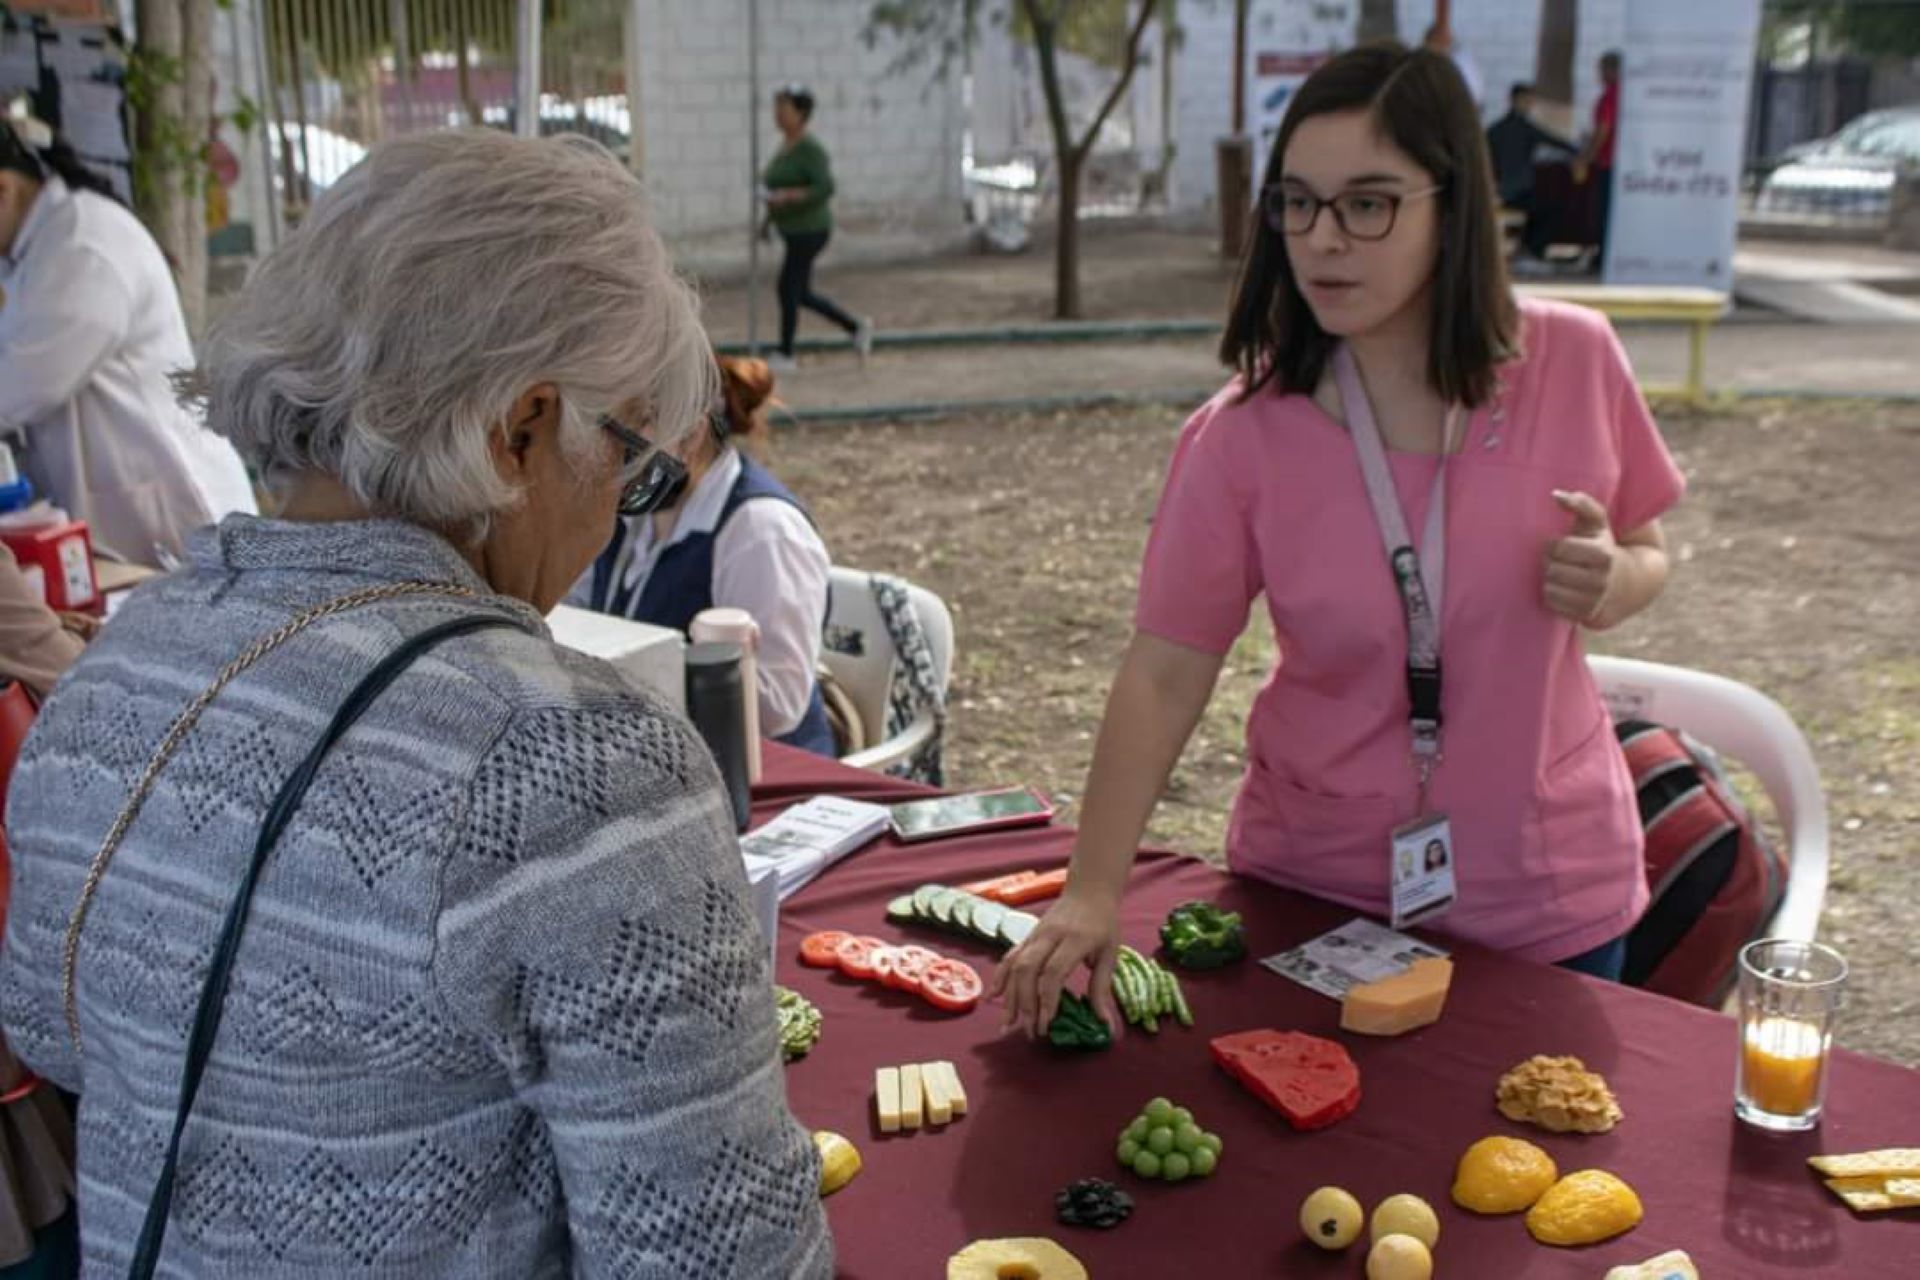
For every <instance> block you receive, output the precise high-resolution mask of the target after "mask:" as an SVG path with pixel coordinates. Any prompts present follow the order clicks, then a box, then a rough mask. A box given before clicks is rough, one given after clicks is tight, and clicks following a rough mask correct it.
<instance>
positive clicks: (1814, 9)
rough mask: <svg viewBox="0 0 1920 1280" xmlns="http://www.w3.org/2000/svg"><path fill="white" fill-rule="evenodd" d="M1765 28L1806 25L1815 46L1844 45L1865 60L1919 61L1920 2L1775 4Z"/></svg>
mask: <svg viewBox="0 0 1920 1280" xmlns="http://www.w3.org/2000/svg"><path fill="white" fill-rule="evenodd" d="M1766 16H1767V22H1768V26H1769V27H1770V28H1771V29H1772V31H1773V32H1774V33H1776V34H1777V32H1778V30H1779V28H1780V27H1781V26H1783V25H1797V24H1800V23H1809V24H1812V26H1813V27H1814V28H1815V30H1816V31H1817V32H1819V35H1820V39H1819V41H1818V44H1819V46H1820V47H1822V48H1831V47H1832V46H1833V45H1835V44H1843V45H1845V46H1846V47H1847V48H1848V49H1849V50H1850V51H1851V52H1853V53H1855V54H1858V55H1859V56H1861V57H1864V58H1881V57H1890V58H1913V57H1920V0H1774V2H1773V3H1769V4H1768V5H1767V13H1766Z"/></svg>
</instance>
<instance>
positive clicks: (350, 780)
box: [0, 516, 832, 1280]
mask: <svg viewBox="0 0 1920 1280" xmlns="http://www.w3.org/2000/svg"><path fill="white" fill-rule="evenodd" d="M408 579H425V580H430V581H438V582H458V583H462V584H465V585H468V586H471V587H473V588H474V589H475V590H476V591H480V592H482V593H483V598H482V599H480V600H478V601H472V600H469V601H451V602H450V601H447V600H444V599H442V600H433V601H421V600H413V601H402V602H393V603H384V604H379V605H373V606H369V607H365V608H362V609H359V610H356V611H353V612H351V613H347V614H343V615H341V616H339V617H337V618H334V619H330V620H328V621H325V622H322V623H319V624H317V625H316V626H314V627H313V628H311V629H310V630H308V631H307V632H305V633H303V634H302V635H301V636H299V637H298V638H296V639H294V640H292V641H291V642H289V643H288V644H287V645H285V646H284V647H283V648H281V649H280V650H278V651H276V652H275V653H273V654H272V655H271V656H269V657H267V658H266V659H264V660H263V661H262V662H261V663H260V664H259V665H258V666H257V667H255V668H254V669H253V670H252V671H250V672H249V673H248V674H246V675H244V676H242V677H240V679H239V680H238V681H236V682H235V683H234V684H233V685H232V686H230V687H229V688H228V689H227V690H226V691H225V692H224V693H222V694H221V695H220V697H219V698H218V699H217V700H216V701H215V702H214V703H213V705H212V706H211V707H210V708H209V709H208V711H207V713H206V715H205V716H204V717H203V718H202V720H201V721H200V723H199V726H198V727H197V728H196V729H194V730H193V732H192V733H191V735H189V737H188V739H187V741H186V743H185V745H184V746H183V747H182V749H181V751H180V752H179V754H177V755H176V756H175V757H174V759H173V761H172V763H171V764H169V765H168V766H167V768H166V770H165V771H164V772H163V773H162V774H161V775H160V780H159V784H158V786H157V787H156V788H155V790H154V793H153V794H152V796H151V797H150V798H149V799H148V801H147V803H146V806H145V808H144V809H143V810H142V812H141V814H140V817H139V819H138V820H137V821H136V822H135V823H134V825H133V828H132V831H131V832H130V833H129V835H128V836H127V839H126V841H125V842H124V843H123V844H122V846H121V848H120V851H119V853H118V855H117V856H116V858H115V859H114V862H113V864H112V867H111V869H110V870H109V871H108V873H107V875H106V878H105V880H104V882H103V883H102V885H101V887H100V890H99V892H98V894H97V896H96V897H95V899H94V903H93V907H92V912H91V915H90V916H89V917H88V920H87V925H86V930H85V933H84V935H83V938H82V941H81V946H80V958H79V970H78V971H79V1008H80V1016H81V1032H82V1043H83V1049H84V1054H83V1058H76V1056H75V1053H74V1050H73V1047H72V1045H71V1043H70V1041H69V1038H68V1035H67V1029H66V1025H65V1020H64V1017H63V1014H62V1008H61V998H60V953H61V944H62V939H63V936H64V934H65V931H66V927H67V920H68V916H69V914H70V913H71V912H72V910H73V908H74V904H75V901H76V900H77V898H78V897H79V894H80V891H81V883H82V878H83V876H84V875H85V871H86V867H87V864H88V861H89V860H90V859H91V858H92V856H93V853H94V851H95V849H96V848H97V847H98V845H99V843H100V840H101V837H102V835H103V834H104V833H105V832H106V830H107V828H108V827H109V825H110V824H111V823H112V821H113V819H114V817H115V815H116V814H117V813H118V811H119V809H120V807H121V804H122V803H123V801H124V799H125V797H126V795H127V793H128V789H129V787H130V785H131V783H132V781H133V779H134V778H135V777H136V775H137V774H138V773H139V771H140V769H141V768H142V766H143V765H144V764H145V763H146V760H147V758H148V756H149V754H150V753H151V752H152V750H153V748H154V747H155V745H156V744H157V743H158V742H159V740H160V738H161V736H162V735H163V734H164V733H165V731H166V728H167V726H168V724H169V723H170V722H171V721H172V719H173V718H174V716H175V715H176V714H177V713H178V712H179V711H180V710H181V708H182V707H183V706H185V704H186V703H187V702H188V701H189V700H190V699H192V698H193V697H195V696H196V695H197V694H199V693H200V692H201V691H202V690H203V689H204V688H206V687H207V686H208V685H209V684H210V683H211V682H212V680H213V677H214V675H215V673H216V672H217V671H218V670H219V669H220V667H221V666H222V665H223V664H225V663H226V662H227V661H229V660H230V659H231V658H233V657H234V656H235V655H236V654H238V653H239V652H241V651H242V650H243V649H245V648H246V647H248V645H249V644H251V643H252V642H253V641H254V640H255V639H257V638H258V637H260V636H263V635H265V634H266V633H268V632H269V631H271V630H272V629H273V628H274V627H276V626H277V625H279V624H280V623H282V622H283V621H285V620H286V619H287V618H288V617H290V616H291V615H292V614H293V613H294V612H296V611H298V610H299V609H301V608H303V607H305V606H308V605H311V604H314V603H317V602H320V601H323V600H327V599H330V598H332V597H334V596H338V595H341V594H344V593H346V592H348V591H352V590H356V589H359V588H362V587H366V586H370V585H374V584H377V583H379V582H382V581H400V580H408ZM485 592H486V588H485V586H484V584H483V583H481V582H480V581H479V579H478V578H477V577H476V576H475V575H474V573H473V571H472V570H471V569H470V568H469V567H468V566H467V564H466V563H465V562H464V561H463V560H462V559H461V558H460V557H459V556H458V555H457V554H456V553H455V552H454V550H453V548H452V547H450V546H449V545H448V544H446V543H445V542H443V541H441V540H439V539H438V538H436V537H434V536H432V535H431V534H428V533H426V532H424V531H423V530H421V529H418V528H415V527H413V526H410V525H405V524H399V523H394V522H369V523H358V524H339V525H297V524H289V523H280V522H272V521H263V520H255V519H251V518H247V517H239V516H236V517H232V518H229V519H228V520H227V521H226V522H225V523H224V524H222V525H220V526H219V528H218V529H216V530H209V531H206V532H204V533H202V534H201V535H199V536H198V541H197V542H196V544H195V546H194V549H193V560H192V564H191V566H190V567H189V568H188V569H186V570H184V571H182V572H180V573H177V574H174V575H172V576H170V577H168V578H165V579H163V580H161V581H159V582H157V583H155V584H153V585H150V586H148V587H146V588H144V589H143V590H141V591H140V592H138V593H136V594H135V596H134V597H133V598H132V599H131V600H129V601H128V603H127V604H126V606H125V608H124V609H123V610H122V611H121V612H120V614H119V615H118V616H117V617H116V618H115V619H114V621H113V622H112V624H111V625H109V626H108V627H107V629H106V632H105V633H104V634H103V635H102V636H101V638H100V639H99V640H98V641H97V642H96V643H95V644H94V645H93V647H92V648H91V649H90V650H89V651H88V652H87V654H86V656H85V657H84V658H82V659H81V661H80V662H79V664H78V665H76V666H75V667H74V668H73V669H72V671H71V672H70V673H69V674H68V676H67V677H66V679H65V680H64V681H63V682H62V683H61V684H60V686H59V687H58V689H57V690H56V691H55V693H54V695H53V697H52V698H51V699H50V700H49V701H48V703H47V705H46V707H45V708H44V709H43V710H42V712H41V715H40V718H39V721H38V723H37V725H36V726H35V728H34V731H33V734H32V736H31V738H30V739H29V740H28V743H27V746H26V749H25V751H24V753H23V754H22V757H21V760H20V763H19V767H18V769H17V771H16V773H15V774H14V782H13V790H12V792H11V796H10V802H9V806H8V811H7V819H8V822H7V827H8V841H9V844H10V846H11V849H12V852H13V876H14V881H13V899H12V907H11V912H10V914H11V918H10V919H9V921H8V926H7V949H6V953H5V957H4V969H3V971H0V1019H4V1024H5V1028H6V1034H7V1037H8V1038H9V1039H10V1040H11V1041H12V1042H13V1044H14V1046H15V1048H16V1049H17V1050H18V1052H19V1055H20V1057H21V1058H23V1059H24V1060H25V1061H26V1062H27V1063H28V1064H29V1065H30V1066H31V1067H32V1068H33V1069H35V1070H36V1071H39V1072H40V1073H41V1074H43V1075H45V1076H47V1077H48V1078H50V1079H52V1080H54V1081H55V1082H57V1083H59V1084H60V1085H62V1086H64V1087H66V1088H68V1089H72V1090H76V1091H78V1092H79V1093H80V1094H81V1097H82V1102H81V1108H80V1139H79V1144H80V1155H79V1166H80V1215H81V1223H82V1235H83V1247H84V1253H85V1274H86V1276H88V1277H107V1276H115V1277H117V1276H121V1275H124V1274H125V1271H126V1266H127V1262H128V1260H129V1254H130V1248H131V1245H132V1242H133V1239H134V1237H135V1235H136V1234H137V1232H138V1228H139V1223H140V1219H141V1216H142V1213H143V1211H144V1207H145V1204H146V1201H147V1198H148V1195H149V1193H150V1191H151V1190H152V1187H153V1182H154V1177H155V1173H156V1170H157V1168H158V1165H159V1162H160V1157H161V1153H162V1151H163V1149H164V1143H165V1139H166V1133H167V1130H168V1127H169V1125H170V1123H171V1120H172V1116H173V1111H174V1104H175V1097H176V1091H177V1089H178V1087H179V1077H180V1068H181V1064H182V1061H183V1059H184V1056H185V1045H186V1035H187V1029H188V1027H189V1025H190V1024H191V1022H192V1017H193V1009H194V1003H195V1000H196V999H197V997H198V994H199V991H200V987H201V983H202V981H203V979H204V977H205V974H206V968H207V961H208V958H209V955H210V952H211V950H212V946H213V941H214V939H215V937H216V936H217V934H218V932H219V926H220V919H221V916H222V914H223V913H224V912H225V910H226V908H227V905H228V902H229V901H230V899H231V897H232V894H233V891H234V887H235V885H236V883H237V878H238V876H239V873H240V869H241V868H242V867H243V865H244V864H245V862H246V860H247V858H248V856H249V855H250V853H251V850H252V845H253V841H254V837H255V835H256V833H257V831H258V829H259V827H260V823H261V819H262V816H263V814H264V811H265V809H266V807H267V805H268V804H269V803H270V800H271V797H272V795H273V794H274V792H275V791H276V790H277V789H278V788H279V786H280V785H281V783H282V782H283V781H284V780H285V778H286V777H287V775H288V774H289V772H290V771H291V770H292V769H293V767H294V765H295V764H296V763H297V761H298V760H299V758H300V757H301V756H303V755H304V754H305V753H306V752H307V750H308V749H309V748H310V747H311V745H312V744H313V742H314V741H315V740H316V739H317V738H318V736H319V734H320V731H321V729H322V728H323V726H324V725H325V723H326V721H327V720H328V719H330V718H331V716H332V714H333V712H334V711H335V710H336V709H337V708H338V706H339V705H340V703H341V702H342V701H343V700H344V699H345V697H346V695H347V693H348V691H349V690H350V689H351V688H352V687H353V685H354V684H355V683H357V682H358V681H359V679H360V678H361V676H362V675H364V674H365V673H366V672H367V671H368V670H369V669H370V668H371V667H372V666H373V665H374V664H375V663H376V662H377V661H378V660H379V659H380V658H381V657H382V656H383V655H384V654H386V653H387V652H388V651H390V650H391V649H393V648H394V647H395V646H396V645H397V644H398V643H399V642H400V640H401V639H402V638H403V637H404V636H406V635H407V634H410V633H412V632H414V631H417V630H419V629H420V628H422V627H425V626H427V625H430V624H432V623H435V622H439V621H442V620H445V619H447V618H449V617H452V616H456V615H459V614H463V613H471V612H474V611H476V610H489V611H493V612H495V613H498V614H501V615H503V616H507V617H511V618H514V619H516V620H517V621H520V622H523V623H526V624H530V625H531V626H532V627H534V628H535V630H536V631H537V635H529V634H527V633H525V632H524V631H521V630H517V629H490V630H486V631H482V632H479V633H476V634H471V635H466V636H461V637H457V638H454V639H451V640H448V641H445V642H443V643H442V644H441V645H439V646H438V647H437V648H435V649H434V650H432V651H430V652H429V653H428V654H427V655H426V656H424V657H423V658H421V659H420V660H419V661H418V662H417V663H416V664H415V665H414V666H413V667H412V668H410V669H409V671H408V672H407V674H405V675H404V676H402V677H401V678H400V679H399V681H398V682H396V683H395V684H394V685H393V686H392V688H390V689H389V690H388V691H387V692H386V693H385V694H383V695H382V696H381V697H380V699H379V700H378V701H377V702H375V703H374V705H373V706H372V708H371V709H370V710H369V711H368V712H367V714H366V715H365V716H364V718H362V719H361V721H360V722H359V724H358V726H357V727H356V728H354V729H353V730H352V731H351V732H350V733H349V734H348V735H347V736H346V737H345V738H344V739H343V740H342V741H341V742H340V743H339V744H338V745H337V746H336V747H335V748H334V750H333V752H332V753H331V754H330V755H329V756H328V758H327V761H326V763H325V764H324V765H323V766H322V767H321V769H320V772H319V774H318V776H317V777H316V778H315V781H314V785H313V788H312V789H311V790H310V791H309V792H308V794H307V797H306V800H305V803H304V804H303V805H302V806H301V808H300V810H299V812H298V814H297V815H296V817H295V818H294V820H293V823H292V825H291V826H290V827H289V828H288V830H287V832H286V835H285V836H284V837H283V838H282V840H281V842H280V844H279V846H278V848H277V849H276V850H275V851H274V853H273V856H272V859H271V861H270V862H269V864H268V866H267V870H266V873H265V875H264V876H263V878H262V880H261V883H260V887H259V890H258V892H257V895H256V897H255V899H254V904H253V912H252V917H251V920H250V922H249V924H248V927H247V933H246V938H245V941H244V942H243V944H242V946H241V949H240V953H239V960H238V964H237V966H236V970H235V976H234V985H233V988H232V994H231V995H230V997H229V999H228V1002H227V1009H226V1021H225V1023H224V1025H223V1026H222V1028H221V1031H220V1038H219V1042H218V1044H217V1045H216V1047H215V1050H214V1054H213V1059H212V1063H211V1065H210V1067H209V1070H208V1073H207V1076H206V1079H205V1082H204V1083H203V1085H202V1087H201V1091H200V1097H199V1101H198V1103H197V1105H196V1107H195V1111H194V1118H193V1122H192V1124H191V1125H190V1126H189V1128H188V1130H187V1134H186V1139H185V1143H184V1145H183V1148H182V1158H181V1166H180V1175H179V1184H178V1188H177V1191H176V1195H175V1198H174V1204H173V1214H172V1218H171V1220H170V1223H171V1225H170V1227H169V1231H168V1235H167V1244H166V1251H165V1254H164V1257H163V1260H162V1268H161V1270H162V1274H164V1275H167V1276H170V1277H182V1278H185V1277H191V1278H192V1280H221V1278H225V1277H235V1278H240V1277H244V1278H245V1280H266V1278H269V1277H272V1278H275V1280H278V1278H282V1277H284V1278H287V1280H298V1278H303V1277H323V1276H324V1277H336V1276H360V1277H376V1276H378V1277H406V1278H407V1280H422V1278H427V1277H459V1278H460V1280H475V1278H484V1277H501V1278H502V1280H508V1278H511V1280H528V1278H529V1277H548V1276H566V1275H576V1276H676V1277H677V1276H713V1277H724V1278H726V1280H733V1278H735V1277H761V1276H764V1277H778V1278H779V1280H788V1278H789V1277H802V1276H825V1275H829V1274H831V1272H832V1247H831V1243H830V1241H829V1239H828V1235H827V1229H826V1223H825V1219H824V1217H823V1215H822V1212H821V1208H820V1203H819V1198H818V1195H817V1192H816V1185H817V1178H818V1158H817V1157H816V1155H815V1154H814V1150H813V1146H812V1143H811V1142H810V1141H809V1140H808V1137H807V1134H806V1132H805V1131H804V1130H803V1129H802V1128H801V1126H800V1125H799V1124H798V1123H797V1122H796V1121H795V1120H794V1117H793V1115H792V1114H791V1113H790V1112H789V1111H788V1109H787V1104H786V1092H785V1084H784V1081H783V1080H782V1076H781V1067H780V1058H779V1051H778V1047H777V1044H776V1033H775V1025H774V1015H773V1004H772V997H771V992H770V988H769V985H768V975H767V971H766V945H765V943H764V942H763V941H762V940H761V938H760V936H759V932H758V928H757V926H756V924H755V921H754V917H753V913H752V909H751V907H750V905H749V902H748V898H747V889H746V884H745V877H744V874H743V872H742V869H741V863H740V858H739V854H738V852H737V848H736V845H735V841H734V836H733V833H732V831H731V828H730V823H729V822H728V820H727V816H726V814H725V805H724V800H723V797H722V793H721V791H720V788H719V781H718V776H717V774H716V772H715V770H714V767H713V763H712V760H711V758H710V757H709V756H708V755H707V753H706V752H705V750H704V748H703V746H702V744H701V743H700V741H699V739H698V738H697V737H696V736H695V735H694V734H693V732H692V731H691V730H690V729H689V728H688V726H687V725H686V723H685V722H684V721H682V720H681V719H679V718H678V717H676V716H675V715H674V714H673V713H671V712H669V711H665V710H663V709H662V707H661V706H660V705H659V704H657V703H655V702H653V701H650V700H649V699H647V698H646V697H645V696H643V695H641V694H638V693H636V692H635V691H634V690H632V689H631V688H629V687H628V686H627V685H625V684H624V683H622V682H621V680H620V678H619V677H618V676H617V675H615V674H614V673H613V672H612V671H611V669H610V668H608V667H606V666H605V665H603V664H602V663H599V662H597V661H594V660H592V659H588V658H585V657H581V656H579V655H576V654H573V653H571V652H568V651H566V650H563V649H561V648H559V647H558V646H557V645H555V644H554V643H553V641H552V640H551V639H550V638H549V637H548V635H547V633H546V630H545V628H544V627H543V626H541V624H540V619H539V618H538V617H537V616H536V615H535V614H534V613H533V612H532V611H531V610H529V609H526V608H524V607H522V606H520V605H518V604H515V603H513V602H510V601H508V600H505V599H503V598H501V597H499V596H494V595H490V594H485Z"/></svg>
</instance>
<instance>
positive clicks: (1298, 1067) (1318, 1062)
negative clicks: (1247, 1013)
mask: <svg viewBox="0 0 1920 1280" xmlns="http://www.w3.org/2000/svg"><path fill="white" fill-rule="evenodd" d="M1211 1047H1212V1050H1213V1060H1214V1061H1215V1062H1217V1063H1219V1064H1220V1067H1221V1069H1222V1070H1224V1071H1225V1072H1226V1073H1227V1074H1228V1075H1230V1076H1232V1077H1233V1078H1234V1079H1236V1080H1238V1081H1239V1082H1240V1083H1241V1084H1243V1085H1245V1086H1246V1087H1247V1089H1248V1090H1249V1091H1250V1092H1252V1094H1253V1095H1254V1097H1256V1098H1259V1099H1260V1100H1261V1101H1262V1102H1264V1103H1266V1104H1267V1105H1268V1106H1270V1107H1272V1108H1273V1109H1274V1110H1275V1111H1278V1112H1279V1113H1280V1114H1281V1115H1283V1116H1285V1117H1286V1118H1287V1123H1288V1124H1290V1125H1292V1126H1293V1127H1294V1128H1296V1129H1300V1130H1309V1129H1324V1128H1326V1127H1327V1126H1328V1125H1330V1124H1336V1123H1338V1122H1339V1121H1341V1120H1344V1119H1346V1118H1347V1117H1348V1116H1350V1115H1352V1114H1353V1113H1354V1111H1355V1109H1356V1108H1358V1107H1359V1105H1360V1068H1358V1067H1356V1066H1355V1065H1354V1064H1353V1059H1352V1058H1350V1057H1348V1056H1347V1051H1346V1049H1345V1048H1343V1047H1342V1046H1340V1045H1338V1044H1336V1043H1334V1042H1333V1041H1331V1040H1322V1039H1321V1038H1320V1037H1319V1036H1310V1035H1306V1034H1304V1033H1302V1032H1299V1031H1274V1030H1270V1029H1269V1030H1260V1031H1238V1032H1235V1033H1234V1034H1232V1035H1230V1036H1221V1037H1219V1038H1218V1039H1216V1040H1214V1041H1213V1043H1212V1046H1211Z"/></svg>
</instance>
